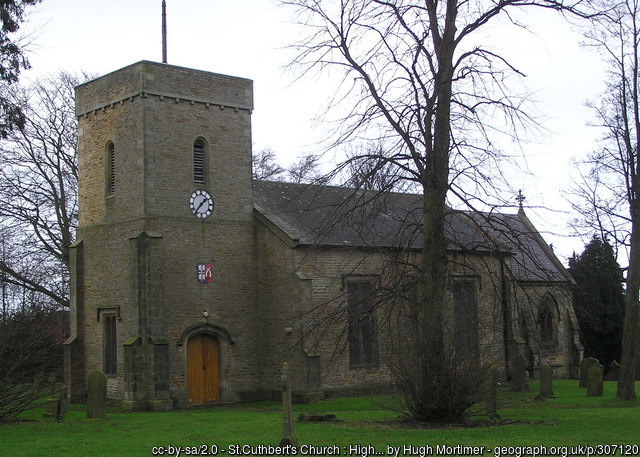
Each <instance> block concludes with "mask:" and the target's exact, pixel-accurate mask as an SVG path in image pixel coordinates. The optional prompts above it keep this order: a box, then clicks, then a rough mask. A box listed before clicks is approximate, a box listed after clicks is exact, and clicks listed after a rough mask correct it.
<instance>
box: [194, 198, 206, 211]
mask: <svg viewBox="0 0 640 457" xmlns="http://www.w3.org/2000/svg"><path fill="white" fill-rule="evenodd" d="M206 201H207V200H206V199H204V200H202V201H201V202H200V204H199V205H198V207H197V208H196V213H199V212H200V208H202V205H204V202H206Z"/></svg>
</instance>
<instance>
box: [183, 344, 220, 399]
mask: <svg viewBox="0 0 640 457" xmlns="http://www.w3.org/2000/svg"><path fill="white" fill-rule="evenodd" d="M219 374H220V357H219V350H218V341H217V340H216V339H215V338H212V337H210V336H208V335H196V336H193V337H191V338H189V342H188V343H187V382H188V386H189V387H188V388H189V403H190V404H195V405H197V404H201V403H211V402H214V401H218V400H220V379H219Z"/></svg>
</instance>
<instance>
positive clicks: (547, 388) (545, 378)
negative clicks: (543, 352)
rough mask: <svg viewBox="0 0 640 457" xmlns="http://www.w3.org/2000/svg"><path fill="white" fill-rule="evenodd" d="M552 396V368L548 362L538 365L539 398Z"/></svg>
mask: <svg viewBox="0 0 640 457" xmlns="http://www.w3.org/2000/svg"><path fill="white" fill-rule="evenodd" d="M549 397H553V370H552V369H551V367H550V366H549V364H546V363H545V364H544V365H543V366H541V367H540V398H549Z"/></svg>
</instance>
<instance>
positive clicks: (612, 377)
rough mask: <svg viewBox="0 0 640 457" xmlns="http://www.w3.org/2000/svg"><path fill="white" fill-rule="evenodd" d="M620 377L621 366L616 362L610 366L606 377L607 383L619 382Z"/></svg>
mask: <svg viewBox="0 0 640 457" xmlns="http://www.w3.org/2000/svg"><path fill="white" fill-rule="evenodd" d="M619 375H620V364H619V363H618V362H616V361H615V360H614V361H613V362H611V365H609V371H607V374H605V375H604V380H605V381H617V380H618V376H619Z"/></svg>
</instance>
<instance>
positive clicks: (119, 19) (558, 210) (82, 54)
mask: <svg viewBox="0 0 640 457" xmlns="http://www.w3.org/2000/svg"><path fill="white" fill-rule="evenodd" d="M523 20H526V22H527V24H530V27H529V31H526V30H522V29H514V28H512V27H511V28H506V27H495V28H493V29H490V30H488V31H487V36H486V38H487V40H489V42H490V43H491V44H492V46H493V47H494V49H496V50H499V51H500V52H502V53H503V54H504V55H506V56H507V57H508V58H509V59H510V61H511V62H512V63H514V64H515V65H516V66H517V67H518V68H519V69H520V70H521V71H522V72H523V73H524V74H525V75H526V78H524V84H525V85H526V89H527V90H528V91H530V92H531V93H532V96H533V98H534V99H535V100H537V103H536V105H535V114H536V116H537V118H538V120H539V121H540V123H541V124H542V125H543V126H544V130H543V131H542V132H537V133H535V134H533V135H529V136H530V138H529V140H530V141H529V142H526V143H523V144H519V145H518V144H513V145H512V147H513V151H512V153H513V154H520V155H522V157H523V163H525V164H526V172H523V173H518V174H515V175H514V176H513V178H512V179H513V180H514V183H513V187H514V188H521V189H522V191H523V193H524V195H525V196H526V201H525V206H527V208H526V212H527V215H528V216H529V217H530V219H531V220H532V221H533V223H534V224H535V225H536V226H537V228H538V229H539V230H540V231H541V233H542V234H543V236H544V238H545V239H546V240H547V242H549V243H552V244H553V246H554V249H555V251H556V253H557V254H558V256H559V258H560V260H561V261H563V262H565V263H566V259H567V257H569V256H570V255H571V254H572V253H573V252H574V251H576V252H578V253H580V252H582V250H583V248H584V244H585V242H586V241H588V240H582V239H580V238H578V237H575V236H573V231H572V229H571V228H570V227H569V221H570V220H571V219H572V218H573V217H575V215H572V214H571V213H570V206H569V203H568V201H567V200H566V197H567V195H568V194H569V191H570V187H571V182H572V179H575V178H576V177H577V174H576V167H575V165H574V164H573V162H572V161H575V160H580V159H581V158H584V157H585V155H586V154H587V153H589V152H590V151H592V150H593V149H595V148H596V147H597V142H598V137H599V136H600V132H598V130H597V129H596V128H594V127H589V126H588V125H587V124H588V122H590V121H592V120H593V117H594V116H593V112H592V111H591V110H590V109H588V108H587V107H586V106H585V102H587V101H589V100H595V99H596V98H597V96H598V94H599V93H601V92H602V90H603V81H604V79H605V68H604V65H603V63H602V61H601V58H600V56H599V55H597V54H596V53H595V52H594V51H593V50H591V49H587V48H585V47H583V46H581V45H580V43H581V41H582V38H581V33H580V31H579V30H578V29H577V27H576V26H575V25H571V24H569V23H568V22H567V21H565V20H563V19H562V18H561V17H560V16H558V15H555V13H552V12H548V11H536V10H529V11H528V12H527V13H526V17H524V16H523ZM295 21H296V17H295V15H294V12H293V11H292V10H291V9H288V8H287V7H283V6H279V5H278V3H277V1H276V0H233V1H229V0H225V1H219V0H218V1H216V0H167V22H168V27H167V29H168V63H169V64H173V65H179V66H185V67H190V68H196V69H200V70H205V71H211V72H215V73H222V74H229V75H233V76H240V77H244V78H249V79H252V80H253V82H254V106H255V109H254V111H253V116H252V136H253V148H254V150H260V149H263V148H267V147H268V148H271V149H273V150H274V151H275V152H276V154H277V156H278V160H279V162H280V163H281V164H283V165H288V164H290V163H292V162H293V161H294V160H295V159H296V158H297V157H299V156H301V155H304V154H308V153H317V152H320V151H322V150H323V149H324V146H325V144H323V143H322V140H323V139H324V138H325V137H326V125H324V124H322V123H321V122H319V121H318V120H317V118H318V117H319V116H320V115H321V113H322V110H323V109H324V108H325V107H326V106H327V103H328V102H329V100H330V98H331V95H332V94H333V88H332V85H331V80H330V78H323V77H320V76H316V77H307V78H299V77H298V76H299V75H298V73H297V72H296V71H292V70H291V69H287V64H288V63H289V62H290V61H291V59H292V57H293V55H294V52H293V50H292V49H291V48H290V47H289V46H290V45H291V44H293V43H295V42H296V41H297V40H298V39H300V38H301V37H302V36H304V32H305V30H304V29H303V28H301V27H300V26H298V25H297V24H295ZM22 32H23V34H25V35H26V39H27V40H28V42H29V43H30V44H29V60H30V62H31V65H32V69H31V70H29V71H27V72H25V73H24V74H23V77H24V79H26V80H28V79H31V78H36V77H38V76H40V75H49V74H55V73H56V72H57V71H59V70H66V71H72V72H80V71H85V72H88V73H90V74H98V75H99V74H106V73H109V72H111V71H114V70H117V69H119V68H121V67H124V66H127V65H129V64H131V63H134V62H137V61H140V60H151V61H158V62H159V61H161V60H162V46H161V0H109V1H104V0H43V2H42V3H41V4H40V5H38V6H36V7H35V8H31V10H30V13H29V14H28V20H27V22H26V23H25V24H24V25H23V27H22ZM507 147H509V145H507ZM514 202H515V195H514Z"/></svg>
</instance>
